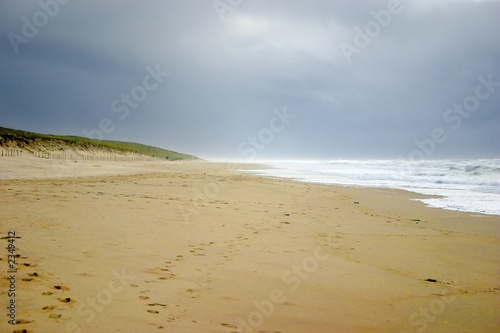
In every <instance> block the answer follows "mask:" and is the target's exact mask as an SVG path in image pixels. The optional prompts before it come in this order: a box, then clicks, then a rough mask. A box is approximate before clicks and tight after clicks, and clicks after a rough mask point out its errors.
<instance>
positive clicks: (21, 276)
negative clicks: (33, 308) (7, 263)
mask: <svg viewBox="0 0 500 333" xmlns="http://www.w3.org/2000/svg"><path fill="white" fill-rule="evenodd" d="M17 250H18V251H19V248H18V249H17ZM26 259H28V257H24V256H22V255H21V254H19V253H18V254H16V263H17V267H16V269H17V274H16V276H17V278H18V280H19V281H20V284H19V286H18V288H19V289H22V288H25V287H24V286H23V284H37V283H41V282H42V281H48V280H49V279H50V277H51V274H46V273H42V272H41V271H40V270H37V269H36V267H38V265H37V264H34V263H30V262H26V261H25V260H26ZM8 278H9V277H8V276H5V279H8ZM68 291H69V288H68V287H66V286H64V285H63V284H56V285H54V286H52V287H50V289H49V290H47V291H44V292H42V293H41V295H42V297H46V296H48V297H47V302H48V303H49V305H46V306H44V307H42V309H41V310H42V311H43V313H44V314H46V315H47V318H49V319H56V320H57V319H60V318H61V317H62V316H63V315H62V314H61V313H57V312H60V311H61V312H62V311H64V310H66V309H68V308H70V306H71V304H73V303H74V300H73V299H72V298H71V297H68V296H67V292H68ZM58 310H59V311H58ZM34 322H35V320H30V319H26V318H22V316H18V317H17V319H16V322H15V323H16V326H18V325H20V326H21V327H22V328H20V329H15V330H13V331H12V332H13V333H24V332H31V331H28V328H29V325H30V324H32V323H34ZM23 326H24V327H23Z"/></svg>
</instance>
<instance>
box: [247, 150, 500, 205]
mask: <svg viewBox="0 0 500 333" xmlns="http://www.w3.org/2000/svg"><path fill="white" fill-rule="evenodd" d="M263 164H265V165H268V166H269V169H260V170H252V171H251V172H253V173H257V174H260V175H264V176H273V177H284V178H291V179H296V180H300V181H305V182H315V183H323V184H339V185H350V186H364V187H389V188H396V189H404V190H408V191H412V192H417V193H422V194H428V195H438V196H442V197H440V198H429V199H421V200H420V201H423V202H424V203H426V204H427V205H428V206H431V207H438V208H444V209H451V210H458V211H466V212H475V213H483V214H489V215H500V160H499V159H488V160H486V159H482V160H429V161H421V162H410V161H403V160H383V161H381V160H368V161H353V160H337V161H279V162H277V161H271V162H269V161H268V162H263Z"/></svg>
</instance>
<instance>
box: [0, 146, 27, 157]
mask: <svg viewBox="0 0 500 333" xmlns="http://www.w3.org/2000/svg"><path fill="white" fill-rule="evenodd" d="M0 150H1V152H0V156H1V157H9V156H23V151H22V150H21V149H12V148H1V149H0Z"/></svg>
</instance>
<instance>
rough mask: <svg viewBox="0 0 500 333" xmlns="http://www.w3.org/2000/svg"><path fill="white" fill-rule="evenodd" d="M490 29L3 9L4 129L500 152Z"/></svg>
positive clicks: (440, 5) (226, 152)
mask: <svg viewBox="0 0 500 333" xmlns="http://www.w3.org/2000/svg"><path fill="white" fill-rule="evenodd" d="M499 32H500V2H498V1H444V0H438V1H435V0H434V1H430V0H428V1H417V0H413V1H401V2H398V1H385V0H384V1H355V0H349V1H347V0H346V1H333V0H331V1H306V0H303V1H297V0H295V1H294V0H273V1H270V0H267V1H260V0H221V1H212V0H203V1H202V0H200V1H195V0H177V1H173V0H168V1H160V0H151V1H144V0H141V1H138V0H137V1H103V0H99V1H89V0H85V1H83V0H72V1H70V0H41V1H18V0H2V1H1V2H0V35H1V42H0V126H3V127H9V128H16V129H22V130H28V131H33V132H41V133H51V134H68V135H78V136H91V137H95V138H98V137H102V138H103V139H108V140H122V141H134V142H140V143H145V144H150V145H154V146H158V147H162V148H166V149H171V150H175V151H180V152H184V153H189V154H194V155H196V156H199V157H202V158H208V159H211V158H231V159H240V160H253V159H255V160H259V159H261V160H262V159H271V158H272V159H278V158H294V159H306V158H315V159H334V158H409V157H410V156H411V157H412V158H429V159H431V158H450V157H451V158H459V157H470V158H478V157H500V148H499V147H500V146H499V142H500V115H499V113H500V33H499ZM454 105H455V106H454Z"/></svg>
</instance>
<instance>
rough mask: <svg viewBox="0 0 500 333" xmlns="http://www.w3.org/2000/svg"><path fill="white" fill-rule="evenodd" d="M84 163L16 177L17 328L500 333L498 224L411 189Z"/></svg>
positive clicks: (14, 168) (200, 167)
mask: <svg viewBox="0 0 500 333" xmlns="http://www.w3.org/2000/svg"><path fill="white" fill-rule="evenodd" d="M3 162H4V160H3V159H2V160H0V163H2V164H0V174H2V173H4V171H5V170H10V171H9V172H10V175H11V176H12V175H15V174H16V172H17V173H18V175H19V176H23V177H27V176H29V175H30V174H31V175H32V176H33V175H34V176H35V177H36V176H37V175H42V176H45V177H47V176H49V175H50V172H52V171H51V170H52V168H50V163H47V162H50V161H44V163H45V164H43V163H42V164H36V165H34V164H29V163H28V164H27V163H26V161H24V160H19V161H18V162H15V161H12V162H9V163H7V164H6V163H3ZM16 163H20V164H24V165H25V166H26V165H27V167H25V168H20V167H19V164H16ZM76 164H77V165H78V166H74V167H73V166H71V168H72V169H71V170H72V171H71V172H72V175H74V176H75V177H69V178H63V177H53V178H38V179H28V178H23V179H0V200H2V202H3V203H4V205H2V207H1V208H0V221H1V222H2V230H1V234H2V235H1V236H2V237H3V236H7V232H8V231H17V233H18V235H19V237H21V238H19V239H16V246H17V251H18V252H17V253H18V254H20V258H19V263H18V270H17V282H18V285H17V291H18V292H19V293H18V294H17V293H16V294H17V295H16V300H17V302H18V304H19V307H18V308H17V318H16V320H21V322H20V323H19V324H18V325H16V326H15V329H27V330H28V332H47V331H58V332H78V330H79V329H80V330H81V331H82V332H86V331H91V332H109V331H118V330H120V331H124V332H125V331H137V332H139V331H141V332H162V331H175V332H194V331H197V332H221V333H224V332H227V333H229V332H236V331H240V332H251V331H255V332H259V331H262V332H264V331H274V332H282V333H285V332H297V333H298V332H306V331H307V332H313V333H316V332H318V333H319V332H325V331H331V330H335V331H342V332H373V331H378V332H402V331H407V332H417V331H419V330H421V329H423V327H424V325H425V327H426V329H429V330H430V331H433V332H449V331H461V332H496V331H497V330H498V328H499V327H500V322H499V320H498V319H497V313H498V310H499V309H500V305H499V303H498V295H499V294H500V280H499V278H498V263H499V260H498V255H497V254H498V253H500V232H499V231H500V228H499V223H500V220H499V218H498V217H494V216H493V217H492V216H489V215H481V216H474V215H477V214H474V215H471V214H468V213H463V212H455V211H447V210H442V209H435V208H427V207H425V205H424V204H423V203H421V202H417V201H413V200H410V198H411V197H414V196H415V195H414V194H413V193H412V192H407V191H403V190H391V189H387V188H381V189H370V188H352V187H343V186H334V185H322V184H313V183H304V182H299V181H294V180H289V179H283V178H276V179H269V178H268V177H262V176H258V175H253V174H247V173H242V172H235V171H234V170H232V168H227V165H226V164H225V163H210V162H161V163H156V162H153V163H140V162H131V163H130V164H123V168H117V167H116V165H112V164H111V165H108V164H107V163H102V164H100V165H101V167H85V166H83V164H82V165H81V166H83V167H80V165H79V163H76ZM47 167H48V168H47ZM94 168H95V169H99V170H97V171H96V170H95V169H94ZM37 170H38V171H37ZM33 172H35V173H34V174H33ZM117 172H118V173H117ZM89 173H90V174H89ZM82 174H86V175H85V176H84V175H82ZM78 175H80V176H78ZM186 212H187V213H188V215H186ZM5 255H6V253H5ZM5 255H4V256H2V261H0V264H1V265H5V264H6V260H5V259H6V258H4V257H5ZM26 264H27V265H26ZM34 273H36V275H34ZM428 280H429V281H428ZM1 281H2V282H0V285H1V287H2V289H1V290H2V292H1V294H0V295H1V298H2V302H4V300H6V299H7V295H6V293H5V292H4V291H5V290H7V289H6V287H7V282H8V281H7V280H5V279H2V280H1ZM56 287H60V288H56ZM49 293H50V294H49ZM68 298H69V301H68V302H65V300H67V299H68ZM424 310H425V311H427V312H425V313H424V312H422V311H424ZM5 311H6V310H5ZM431 319H432V320H431ZM0 329H1V330H2V331H6V332H9V331H13V330H14V327H11V326H10V325H8V324H7V323H6V321H2V322H1V323H0Z"/></svg>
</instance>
